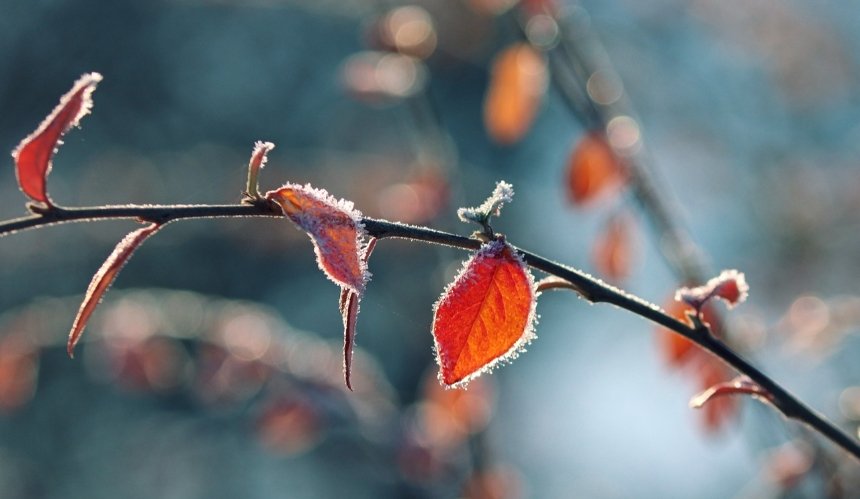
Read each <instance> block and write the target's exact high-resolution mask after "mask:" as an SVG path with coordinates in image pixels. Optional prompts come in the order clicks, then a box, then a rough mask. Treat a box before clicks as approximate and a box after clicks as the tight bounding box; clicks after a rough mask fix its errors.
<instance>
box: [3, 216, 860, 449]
mask: <svg viewBox="0 0 860 499" xmlns="http://www.w3.org/2000/svg"><path fill="white" fill-rule="evenodd" d="M282 216H283V213H282V212H281V209H280V207H278V206H277V205H274V204H273V203H270V202H267V201H259V202H252V203H249V204H235V205H118V206H97V207H83V208H62V207H57V206H55V207H52V208H49V209H47V210H44V211H43V212H41V213H35V214H32V215H29V216H25V217H21V218H17V219H12V220H7V221H4V222H0V237H2V236H5V235H8V234H12V233H15V232H18V231H22V230H27V229H35V228H39V227H45V226H49V225H57V224H64V223H73V222H90V221H96V220H117V219H136V220H144V221H148V222H152V223H159V224H164V223H166V222H170V221H176V220H187V219H200V218H236V217H282ZM362 223H363V224H364V228H365V230H366V231H367V233H368V235H370V236H372V237H375V238H378V239H382V238H399V239H408V240H412V241H421V242H426V243H434V244H441V245H445V246H451V247H455V248H461V249H466V250H475V249H478V248H480V247H481V244H482V242H481V241H479V240H477V239H473V238H470V237H466V236H461V235H457V234H452V233H449V232H443V231H440V230H436V229H431V228H428V227H416V226H412V225H406V224H402V223H398V222H389V221H386V220H377V219H374V218H367V217H365V218H363V219H362ZM515 249H516V250H517V251H518V252H519V253H520V254H521V255H522V257H523V260H524V261H525V262H526V263H527V264H528V265H529V266H531V267H533V268H535V269H537V270H540V271H542V272H545V273H547V274H549V275H552V276H556V277H559V278H561V279H564V280H566V281H569V282H570V283H571V284H572V285H573V287H575V288H576V289H577V290H578V292H579V293H580V294H581V295H582V296H583V297H584V298H586V299H587V300H589V301H592V302H603V303H609V304H612V305H615V306H617V307H620V308H623V309H625V310H627V311H629V312H632V313H634V314H636V315H639V316H640V317H643V318H645V319H648V320H651V321H652V322H655V323H657V324H659V325H661V326H663V327H665V328H667V329H670V330H672V331H674V332H675V333H677V334H680V335H682V336H684V337H686V338H688V339H689V340H691V341H693V342H694V343H696V344H697V345H699V346H701V347H702V348H704V349H706V350H708V351H709V352H711V353H712V354H714V355H715V356H717V357H719V358H720V359H722V361H723V362H725V363H727V364H728V365H730V366H732V367H733V368H734V369H736V370H737V371H738V372H740V373H742V374H745V375H746V376H748V377H749V378H750V379H751V380H752V381H753V382H755V383H757V384H758V385H759V386H761V387H762V388H764V389H765V390H766V391H767V392H768V393H769V394H770V395H772V399H771V401H772V402H773V405H774V407H776V409H778V410H779V411H780V412H781V413H782V414H783V415H784V416H785V417H787V418H789V419H794V420H797V421H800V422H802V423H804V424H806V425H807V426H809V427H810V428H812V429H813V430H815V431H817V432H818V433H820V434H822V435H823V436H825V437H826V438H828V439H830V440H831V441H832V442H833V443H834V444H836V445H838V446H839V447H841V448H842V449H844V450H845V451H846V452H848V453H850V454H851V455H853V456H854V457H855V458H857V459H860V443H858V441H857V440H855V439H854V438H852V437H850V436H849V435H848V434H846V433H845V432H843V431H842V430H840V429H839V428H837V427H836V426H835V425H834V424H833V423H831V422H830V421H828V420H827V418H825V417H824V416H823V415H821V414H819V413H818V412H816V411H814V410H812V409H811V408H809V407H808V406H806V405H805V404H804V403H803V402H801V401H800V400H799V399H798V398H797V397H795V396H794V395H792V394H791V393H790V392H789V391H788V390H786V389H785V388H783V387H782V386H781V385H779V384H778V383H777V382H776V381H774V380H773V379H771V378H770V377H769V376H768V375H766V374H764V373H763V372H762V371H760V370H758V369H757V368H756V367H754V366H753V365H752V364H750V363H749V362H747V361H746V360H744V359H743V358H741V357H740V356H739V355H738V354H737V353H735V352H734V351H733V350H732V349H731V348H729V347H728V346H727V345H726V344H724V343H723V342H721V341H720V340H719V339H717V338H715V337H714V336H713V335H711V334H700V331H698V330H697V329H695V328H692V327H690V326H688V325H687V324H685V323H683V322H681V321H679V320H677V319H675V318H673V317H671V316H670V315H668V314H666V312H665V311H663V310H662V309H661V308H660V307H658V306H657V305H655V304H653V303H649V302H647V301H645V300H643V299H642V298H639V297H637V296H635V295H632V294H630V293H627V292H625V291H623V290H621V289H619V288H616V287H614V286H610V285H609V284H606V283H604V282H603V281H601V280H600V279H597V278H594V277H592V276H590V275H588V274H586V273H584V272H582V271H579V270H577V269H574V268H572V267H568V266H566V265H563V264H561V263H557V262H554V261H552V260H549V259H546V258H544V257H542V256H540V255H537V254H535V253H532V252H529V251H526V250H522V249H519V248H515Z"/></svg>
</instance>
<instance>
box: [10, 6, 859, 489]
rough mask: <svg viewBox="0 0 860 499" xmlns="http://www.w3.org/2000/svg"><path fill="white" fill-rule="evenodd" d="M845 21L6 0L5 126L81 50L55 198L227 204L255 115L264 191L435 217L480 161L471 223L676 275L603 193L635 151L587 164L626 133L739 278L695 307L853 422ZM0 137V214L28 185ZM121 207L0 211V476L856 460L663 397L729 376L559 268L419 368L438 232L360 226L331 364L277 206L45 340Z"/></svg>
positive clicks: (170, 262) (450, 214)
mask: <svg viewBox="0 0 860 499" xmlns="http://www.w3.org/2000/svg"><path fill="white" fill-rule="evenodd" d="M858 47H860V11H858V10H857V9H856V8H855V6H854V5H852V4H851V3H840V2H822V1H818V2H815V1H810V2H786V1H780V0H755V1H749V0H747V1H743V2H742V1H725V0H723V1H719V0H690V1H679V0H655V1H651V2H637V1H632V0H611V1H594V0H586V1H582V2H580V3H573V2H569V1H566V0H559V2H557V3H551V2H548V1H538V0H529V1H526V0H522V2H521V3H519V4H517V3H515V1H514V0H456V1H450V2H433V1H429V0H427V1H419V2H411V3H400V2H394V1H387V0H378V1H372V0H349V1H347V0H339V1H331V0H314V1H310V0H307V1H305V0H247V1H230V0H211V1H207V0H174V1H167V0H157V1H148V2H134V1H129V0H116V1H113V2H98V3H96V2H90V3H87V2H80V1H71V0H34V1H31V2H4V3H2V4H0V75H2V76H0V109H2V112H0V151H11V150H12V149H13V148H14V147H15V146H16V145H17V144H18V142H19V141H20V140H21V138H23V137H25V136H26V135H27V134H29V133H30V132H31V131H32V130H33V129H34V128H35V127H36V126H37V124H38V123H39V122H40V121H41V120H42V118H43V117H44V116H45V115H46V114H47V113H48V112H50V110H51V109H53V106H54V105H55V104H56V102H57V100H58V98H59V96H60V95H62V94H63V93H64V92H65V91H67V90H68V89H69V88H70V87H71V85H72V83H73V82H74V81H75V80H76V79H77V78H78V77H79V76H80V75H81V74H83V73H85V72H89V71H98V72H100V73H102V74H103V75H104V77H105V79H104V81H103V82H102V83H101V84H100V85H99V88H98V90H97V92H96V93H95V95H94V100H95V108H94V114H93V115H92V116H88V117H86V118H84V120H83V122H82V129H80V130H73V131H71V132H70V133H69V134H68V135H67V136H66V140H65V142H66V144H65V145H64V146H63V147H62V148H61V150H60V152H59V154H58V156H57V157H56V158H55V161H54V166H55V168H54V172H53V173H52V174H51V176H50V179H49V187H50V192H51V196H52V198H53V199H54V200H55V201H56V202H57V203H58V204H60V205H66V206H90V205H101V204H119V203H212V204H220V203H235V202H238V201H239V200H240V199H241V191H242V189H243V188H244V181H245V175H246V167H247V161H248V156H249V154H250V151H251V148H252V146H253V143H254V141H255V140H269V141H272V142H274V143H276V144H277V148H276V149H275V150H274V151H273V152H272V153H271V154H270V155H269V158H270V159H269V163H268V166H267V167H266V169H265V170H263V172H262V175H261V179H262V180H261V184H262V188H263V189H270V188H275V187H277V186H279V185H280V184H281V183H283V182H285V181H293V182H299V183H305V182H311V183H313V184H314V185H316V186H319V187H324V188H326V189H327V190H329V192H331V193H333V194H334V195H335V196H338V197H344V198H347V199H350V200H353V201H355V203H356V206H357V207H358V208H359V209H360V210H362V211H363V213H364V214H365V215H367V216H372V217H380V218H387V219H391V220H401V221H405V222H409V223H416V224H424V225H430V226H433V227H436V228H440V229H444V230H448V231H452V232H457V233H461V234H469V233H470V232H471V231H472V230H473V228H472V227H468V226H465V225H462V224H461V223H460V222H458V221H457V220H456V217H455V212H456V208H457V207H458V206H474V205H476V204H478V203H480V202H481V201H482V200H483V199H484V198H485V197H486V195H487V194H488V193H489V192H490V191H491V190H492V188H493V186H494V185H495V182H496V181H497V180H507V181H509V182H511V183H512V184H513V185H514V187H515V190H516V197H515V199H514V202H513V203H512V204H511V205H509V206H507V207H506V208H505V212H504V213H503V216H502V217H501V218H500V219H498V220H497V222H496V224H495V228H496V229H497V230H498V231H501V232H504V233H505V234H507V236H508V238H509V239H510V240H511V241H512V242H514V243H515V244H517V245H519V246H521V247H523V248H526V249H529V250H532V251H534V252H537V253H539V254H542V255H544V256H547V257H549V258H553V259H557V260H559V261H561V262H564V263H567V264H570V265H573V266H576V267H577V268H581V269H583V270H585V271H587V272H590V273H594V274H596V275H601V276H603V277H605V278H606V279H608V280H609V281H610V282H613V283H616V284H620V285H621V286H623V287H624V288H625V289H628V290H630V291H632V292H634V293H636V294H638V295H640V296H642V297H644V298H646V299H648V300H649V301H653V302H656V303H659V304H663V305H669V303H670V302H669V300H670V298H671V296H672V295H673V292H674V289H675V288H676V287H677V286H679V285H680V284H684V283H687V282H686V281H688V280H689V279H688V278H687V277H689V276H687V277H685V276H684V275H681V273H679V272H678V266H677V261H674V263H675V264H676V265H675V266H673V258H672V256H671V254H672V252H673V251H675V250H677V249H678V248H675V249H674V250H673V248H672V247H671V246H672V245H673V244H675V243H677V241H674V242H673V240H672V239H671V238H667V237H666V235H665V234H664V233H663V232H661V231H660V224H659V222H658V223H655V222H654V219H653V217H652V216H651V215H649V213H650V212H649V208H648V206H649V205H648V201H647V200H645V201H643V198H642V196H641V191H640V190H637V189H636V188H635V185H634V186H633V188H630V186H631V184H635V182H637V181H639V180H636V179H637V178H640V177H637V176H636V175H632V176H631V175H625V174H621V175H618V174H613V173H612V171H613V169H612V167H609V170H608V171H609V173H607V172H606V171H605V170H606V168H607V167H606V164H607V162H609V163H612V161H613V159H612V158H613V157H614V156H619V157H626V158H627V159H629V160H630V162H631V163H632V164H634V167H636V168H638V167H639V166H642V167H643V168H644V169H643V170H642V171H643V172H646V174H647V175H648V178H650V179H651V180H652V181H653V183H652V186H653V188H654V192H655V193H656V194H657V195H658V198H659V199H660V203H663V204H665V206H667V207H669V209H670V215H671V218H673V219H674V220H676V221H677V223H678V224H680V226H681V227H684V228H685V229H687V230H689V233H690V235H691V236H692V240H693V241H695V242H696V243H697V244H698V246H699V250H698V252H693V254H694V257H695V259H696V260H697V263H698V264H700V266H701V267H702V268H703V269H706V270H705V271H706V272H708V274H707V275H706V276H705V277H708V276H710V275H716V271H719V270H720V269H723V268H737V269H740V270H742V271H744V272H745V273H746V276H747V280H748V281H749V283H750V286H751V293H750V299H749V300H748V302H747V303H744V304H743V305H742V306H741V307H739V308H738V309H736V310H733V311H732V312H731V313H730V314H726V315H725V316H724V317H722V318H720V319H719V321H720V322H721V323H722V324H724V326H725V327H724V329H725V333H724V334H725V335H726V336H727V338H728V340H729V341H730V342H732V343H733V345H735V347H736V348H737V349H739V350H741V351H743V352H744V353H745V354H746V355H748V356H750V357H751V358H753V359H755V361H756V363H757V364H759V365H761V366H762V367H763V368H764V369H765V370H766V372H768V373H770V374H772V375H773V376H774V377H775V378H776V379H777V380H779V381H781V382H783V383H784V384H785V385H786V386H787V387H789V388H790V389H791V390H793V391H795V392H796V393H797V394H798V395H800V396H801V398H802V399H804V400H806V401H807V402H809V403H810V404H811V405H812V406H813V407H815V408H817V409H819V410H821V411H822V412H824V413H826V414H827V415H828V416H829V417H831V418H832V419H833V420H835V421H837V422H838V423H839V424H840V425H842V426H843V427H844V428H845V429H846V430H847V431H849V432H851V433H852V434H856V427H857V422H858V421H860V387H858V386H856V385H860V370H858V367H857V366H858V364H857V362H856V361H855V359H856V355H857V354H858V353H860V337H858V336H857V335H856V334H855V333H856V332H857V331H858V330H860V285H858V283H857V279H856V276H858V275H860V261H858V260H857V259H856V258H855V255H856V254H857V253H858V250H860V237H858V233H859V232H858V228H860V215H858V213H860V169H858V166H860V165H858V159H857V158H858V157H860V118H858V117H860V93H858V91H857V90H856V89H857V88H860V60H858V57H857V54H858V53H860V50H858ZM577 57H579V58H580V59H579V60H580V63H581V64H579V65H577V64H573V63H570V61H571V60H574V61H575V60H577ZM511 61H514V62H511ZM582 61H586V62H582ZM589 61H590V62H589ZM609 61H611V63H612V65H614V67H613V66H611V65H610V63H609ZM577 68H578V69H579V70H580V71H579V72H577ZM583 68H584V69H585V70H586V71H585V72H584V73H583V72H582V70H583ZM633 107H635V110H636V113H637V114H634V111H633ZM619 118H620V120H619ZM595 130H596V131H598V132H599V133H598V134H597V135H595V134H594V133H591V134H590V132H594V131H595ZM589 137H592V138H594V137H598V139H597V141H596V142H595V141H591V142H589V139H588V138H589ZM607 141H608V142H607ZM607 143H608V144H609V145H610V146H611V148H610V149H606V144H607ZM646 145H647V151H646V149H645V147H646ZM607 151H609V152H607ZM607 154H608V155H609V156H607ZM626 155H629V156H626ZM607 157H609V158H610V159H606V158H607ZM595 158H596V159H595ZM601 158H602V159H601ZM8 164H9V167H8V168H7V169H5V170H4V171H5V173H4V174H3V175H0V218H2V219H10V218H15V217H18V216H22V215H24V214H26V210H25V208H24V201H25V200H24V197H23V196H22V195H21V193H20V192H19V191H18V188H17V184H16V181H15V175H14V170H13V168H12V162H11V161H9V163H8ZM583 165H586V166H583ZM589 165H591V166H589ZM601 165H602V166H601ZM583 168H584V169H585V170H589V169H591V170H595V169H596V170H595V171H598V172H597V173H593V172H592V174H591V175H592V176H594V178H596V179H598V180H589V179H585V180H583V178H582V176H583V175H585V174H583V173H582V172H581V170H582V169H583ZM591 170H589V171H591ZM608 177H611V178H615V179H616V180H617V181H616V182H614V183H613V182H611V181H606V180H605V179H606V178H608ZM601 179H603V180H601ZM640 180H641V178H640ZM583 182H584V184H583ZM589 182H592V183H589ZM595 182H596V184H595ZM610 184H611V185H610ZM583 185H586V187H582V186H583ZM588 185H597V187H594V188H593V189H591V188H589V187H587V186H588ZM607 185H608V187H607ZM577 186H579V187H577ZM583 189H584V190H583ZM590 189H591V190H590ZM592 191H594V192H596V191H600V192H599V193H597V194H595V193H594V192H592ZM598 194H599V195H598ZM135 227H136V226H135V224H133V223H132V222H130V221H111V222H99V223H91V224H75V225H66V226H60V227H51V228H46V229H43V230H37V231H29V232H24V233H19V234H15V235H12V236H7V237H4V238H2V240H0V261H2V262H3V264H2V266H0V310H2V315H0V332H2V336H0V412H2V415H0V495H2V496H3V497H10V498H19V497H20V498H59V497H63V498H78V497H81V498H83V497H86V498H108V497H118V496H122V497H129V498H136V497H141V498H143V497H165V498H172V497H175V498H198V497H199V498H203V497H206V498H220V497H224V498H228V497H248V498H269V497H297V498H304V497H308V498H311V497H314V498H315V497H374V498H382V497H392V498H393V497H474V498H501V497H505V498H519V497H540V498H562V497H589V498H591V497H593V498H616V497H618V498H621V497H655V498H658V497H659V498H669V497H679V498H683V497H702V498H707V497H713V498H722V497H827V496H829V497H850V496H851V495H852V493H851V491H852V490H853V487H856V486H857V485H858V474H860V469H858V466H857V463H856V462H854V461H853V460H851V459H850V458H846V457H845V456H843V455H842V454H840V453H839V452H838V451H834V449H832V448H830V447H829V446H828V445H827V444H825V443H822V442H820V441H818V440H817V439H815V438H810V437H809V436H808V435H807V434H805V433H803V432H802V431H800V430H799V429H798V428H797V426H796V425H792V424H789V425H786V424H783V422H782V419H781V418H780V417H779V416H778V415H776V414H775V413H774V411H772V410H771V409H770V408H768V407H764V406H762V405H761V404H758V403H757V402H753V401H746V400H744V401H743V402H742V403H738V404H735V403H729V404H727V403H723V404H722V405H720V406H716V405H715V406H713V407H714V408H706V410H704V411H699V412H697V411H693V410H691V409H689V408H688V406H687V402H688V400H689V398H690V397H691V396H692V395H693V394H695V393H697V392H698V391H700V390H701V389H703V388H706V387H707V384H708V383H706V381H710V382H711V383H712V382H714V381H720V380H722V379H729V378H730V377H731V373H725V372H722V371H717V372H716V373H715V372H714V368H713V365H711V364H709V363H708V362H707V361H705V360H702V359H700V358H698V357H696V360H695V362H692V361H690V358H691V357H690V356H691V354H690V353H689V352H686V351H685V350H684V347H683V346H679V345H677V344H672V343H671V342H668V343H667V340H666V338H665V337H664V336H661V333H660V332H658V331H655V330H654V328H653V327H652V325H650V324H648V323H647V322H645V321H644V320H642V319H640V318H637V317H635V316H632V315H630V314H628V313H625V312H622V311H619V310H615V309H613V308H612V307H608V306H589V305H588V304H587V303H586V302H584V301H583V300H579V299H577V298H576V297H575V296H574V295H573V294H570V293H553V292H550V293H546V294H544V295H543V296H542V297H541V299H540V302H539V306H538V312H539V314H540V322H539V324H538V327H537V334H538V339H537V340H536V341H535V342H534V343H533V344H532V345H531V346H530V347H529V349H528V352H527V353H526V354H524V355H522V356H520V358H519V359H517V360H516V362H514V363H513V364H512V365H510V366H506V367H503V368H501V369H499V370H497V371H496V372H494V373H493V374H492V376H485V377H483V378H481V379H480V380H479V381H478V382H475V383H473V384H472V385H471V386H470V389H469V390H468V391H466V392H445V391H443V390H441V389H440V388H439V386H438V384H437V383H436V381H435V363H434V360H433V352H432V338H431V335H430V324H431V320H432V308H431V305H432V303H433V302H434V301H435V300H436V298H437V297H438V295H439V293H440V292H441V291H442V289H443V288H444V286H445V284H446V283H447V282H448V281H449V280H450V279H451V278H452V276H453V275H454V274H455V272H456V270H457V269H458V268H459V266H460V262H461V261H462V260H463V259H464V258H465V254H464V253H463V252H460V251H458V250H453V249H446V248H440V247H430V246H427V245H420V244H410V243H407V242H404V241H395V240H391V241H382V242H381V243H380V244H379V245H378V246H377V249H376V251H375V253H374V255H373V258H372V260H371V262H370V268H371V271H372V272H373V281H372V283H371V285H370V286H369V288H368V291H367V294H366V296H365V298H364V299H363V301H362V313H361V315H360V317H359V320H358V340H357V341H358V346H359V348H360V351H359V352H358V353H357V358H356V362H355V369H356V372H355V378H354V385H355V386H356V392H355V393H347V392H346V391H345V389H344V388H343V386H342V380H341V367H340V353H339V352H340V348H341V335H342V329H341V319H340V317H339V315H338V314H337V312H336V301H337V298H338V289H337V288H336V287H335V286H333V285H332V284H331V282H329V281H328V280H326V279H325V278H324V277H323V276H322V275H321V274H320V273H319V272H318V270H317V269H316V265H315V263H314V257H313V252H312V251H311V245H310V244H309V241H308V240H307V237H306V236H305V235H304V234H302V233H301V232H299V231H298V230H296V229H295V228H294V227H292V226H291V225H290V224H289V223H288V222H286V221H284V220H271V219H249V220H207V221H189V222H183V223H177V224H173V225H171V226H170V227H169V228H167V229H166V230H164V231H162V232H161V233H159V234H158V237H155V238H153V239H152V240H151V241H149V242H147V244H146V245H145V246H144V247H143V248H142V249H141V250H140V251H139V252H138V253H137V254H136V255H135V257H134V259H133V260H132V261H131V262H130V263H129V265H128V266H127V267H126V268H125V270H124V271H123V273H122V275H121V276H120V278H119V279H118V280H117V282H116V283H115V286H114V288H113V290H112V291H111V292H110V293H109V294H108V295H107V297H106V299H105V302H104V303H103V305H102V306H101V307H100V309H99V311H98V312H97V313H96V316H95V318H94V320H93V322H92V323H91V325H90V327H89V329H88V331H87V333H86V334H85V340H84V342H83V344H82V345H81V347H82V348H81V349H80V350H79V355H78V358H76V360H74V361H70V360H69V359H68V358H67V356H66V355H65V352H64V348H63V347H62V346H63V345H64V341H65V339H64V337H65V335H66V334H67V331H68V328H69V326H70V324H71V322H72V319H73V318H74V314H75V310H76V307H77V305H78V304H79V301H80V298H81V296H82V293H83V291H84V290H85V289H86V287H87V284H88V283H89V281H90V278H91V276H92V274H93V272H94V271H95V270H96V269H97V268H98V267H99V265H100V264H101V262H102V261H103V260H104V258H105V257H106V256H107V255H108V254H109V253H110V251H111V249H112V248H113V245H114V244H115V243H116V242H117V241H118V240H119V239H121V238H122V237H123V235H124V234H126V233H127V232H129V231H130V230H132V229H133V228H135ZM676 246H677V245H676ZM607 255H610V256H611V258H609V257H607ZM667 255H668V256H667ZM718 308H720V310H721V311H722V305H719V306H718ZM715 320H717V319H715ZM708 369H710V370H708Z"/></svg>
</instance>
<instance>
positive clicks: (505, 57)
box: [484, 43, 547, 144]
mask: <svg viewBox="0 0 860 499" xmlns="http://www.w3.org/2000/svg"><path fill="white" fill-rule="evenodd" d="M546 86H547V70H546V61H545V60H544V57H543V55H541V54H540V52H538V51H537V50H536V49H535V48H534V47H532V46H531V45H529V44H527V43H514V44H512V45H510V46H509V47H508V48H506V49H504V50H502V52H501V53H499V55H497V56H496V58H495V60H493V62H492V68H491V73H490V83H489V87H488V88H487V94H486V97H485V98H484V126H486V128H487V133H489V135H490V138H492V139H493V140H494V141H496V142H498V143H500V144H513V143H514V142H517V141H518V140H520V139H521V138H522V137H523V135H525V133H526V132H527V131H528V130H529V128H530V127H531V125H532V122H533V121H534V119H535V116H536V115H537V111H538V107H539V106H540V102H541V99H542V97H543V94H544V92H545V91H546Z"/></svg>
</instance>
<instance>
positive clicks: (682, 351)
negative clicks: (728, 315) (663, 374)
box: [657, 300, 722, 367]
mask: <svg viewBox="0 0 860 499" xmlns="http://www.w3.org/2000/svg"><path fill="white" fill-rule="evenodd" d="M665 309H666V313H667V314H669V315H671V316H672V317H674V318H676V319H678V320H679V321H682V322H685V323H687V324H688V325H690V326H692V324H691V323H690V320H689V318H688V317H687V313H688V312H690V313H693V312H694V309H693V307H692V306H690V305H689V304H687V303H684V302H679V301H674V300H673V301H670V302H669V304H668V305H667V306H666V308H665ZM702 319H703V320H704V322H705V323H706V324H709V325H710V326H711V331H712V332H713V333H714V334H715V335H717V336H720V330H721V327H722V326H721V324H720V319H719V315H717V313H716V310H714V308H713V307H712V306H711V305H710V304H707V305H705V306H704V307H703V308H702ZM657 342H658V348H659V349H660V351H661V352H662V354H663V358H664V359H665V360H666V362H667V363H668V364H669V365H670V366H672V367H682V366H684V365H686V364H687V363H688V362H689V361H690V360H691V359H692V358H693V357H694V355H692V354H693V353H702V352H703V350H702V349H700V348H699V347H698V346H696V344H695V343H693V342H692V341H690V340H688V339H687V338H685V337H683V336H681V335H680V334H678V333H676V332H674V331H671V330H669V329H666V328H663V327H661V328H658V330H657Z"/></svg>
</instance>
